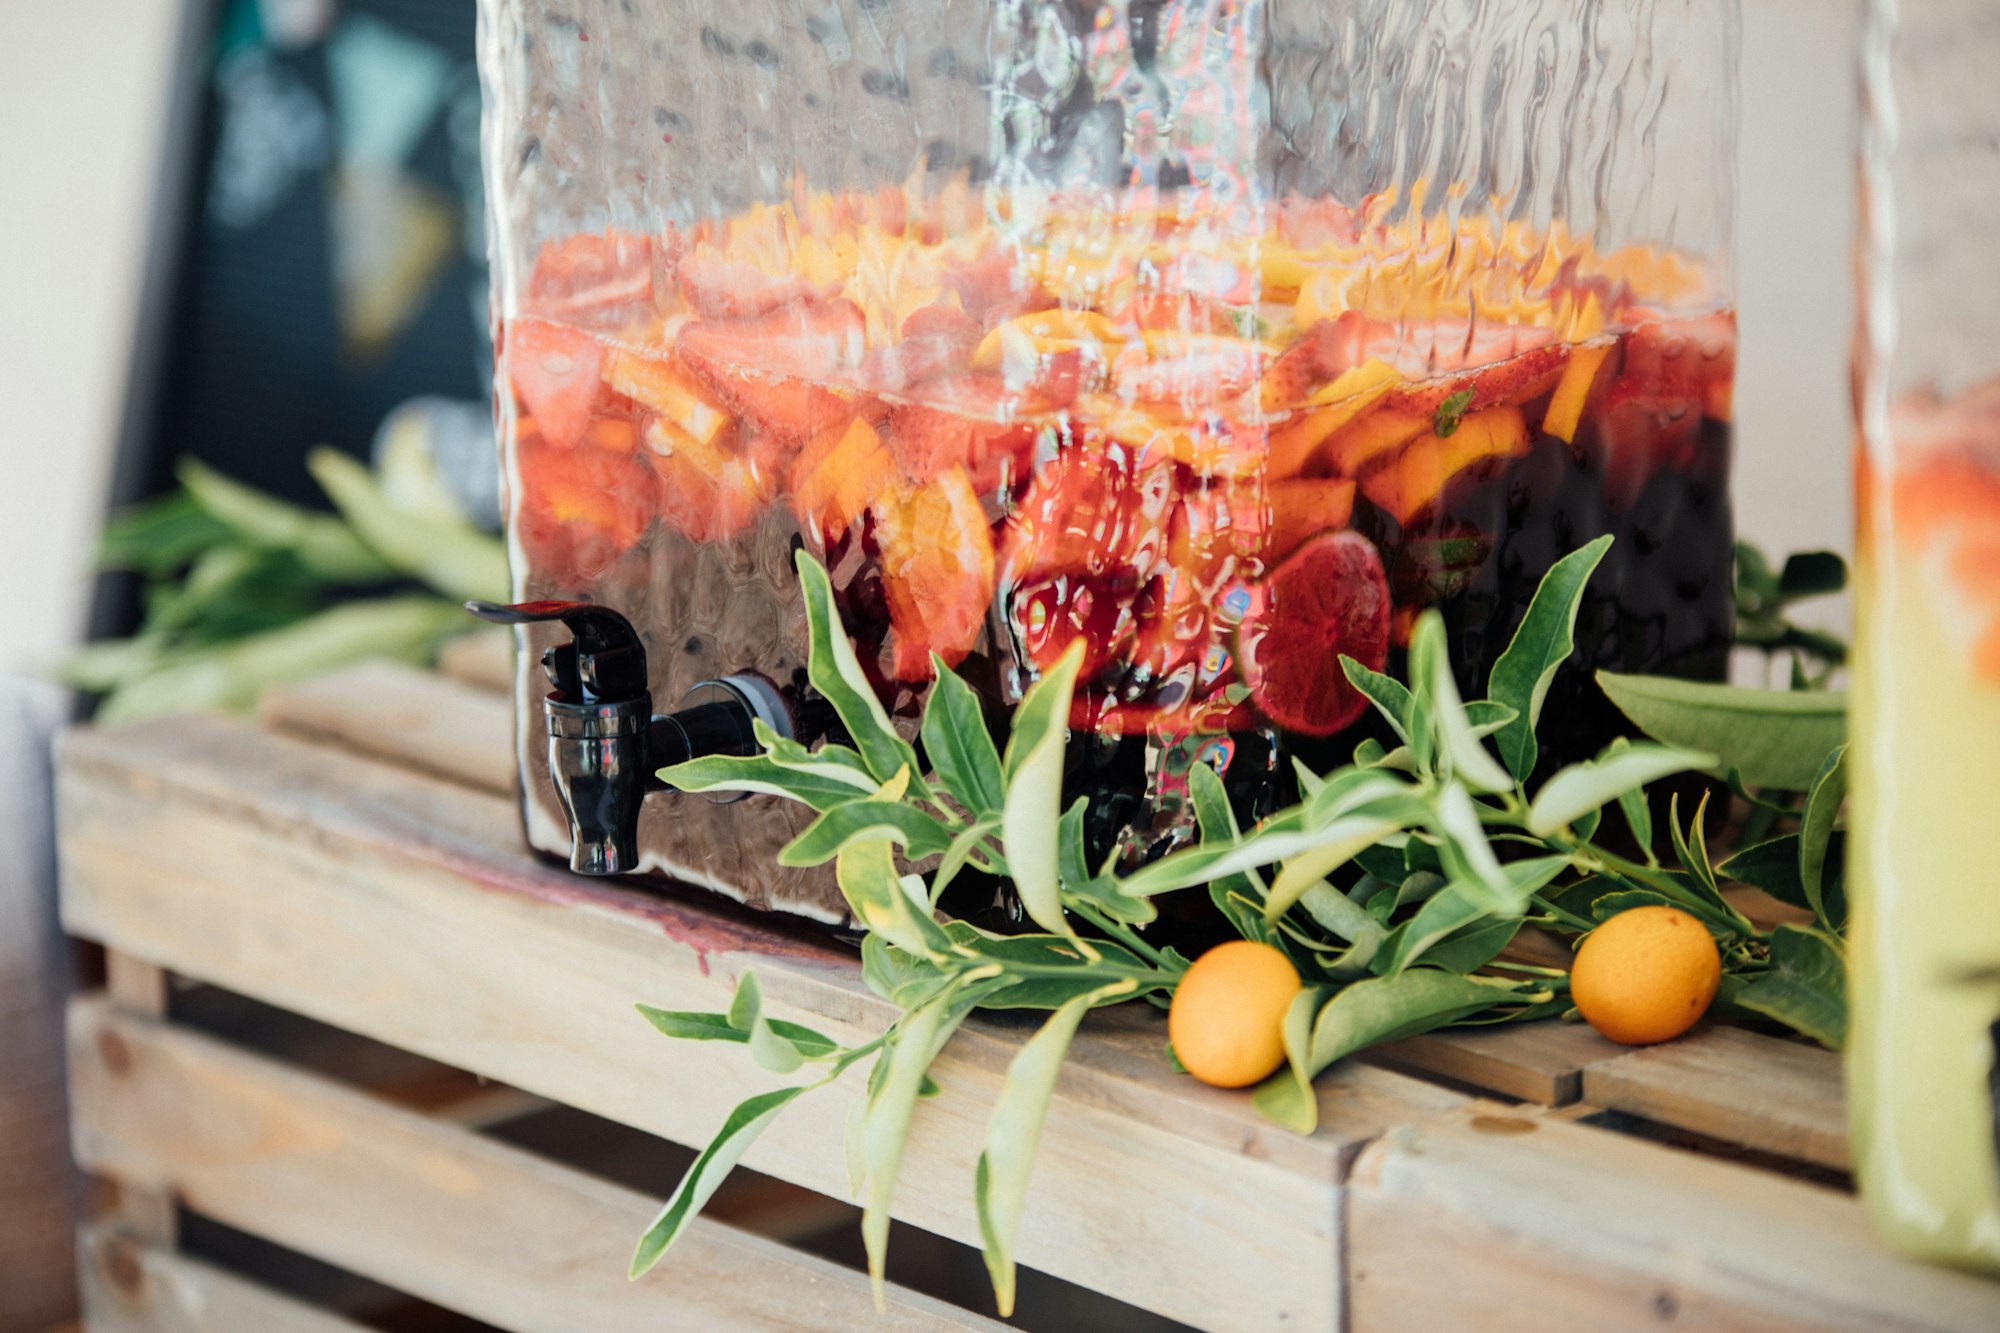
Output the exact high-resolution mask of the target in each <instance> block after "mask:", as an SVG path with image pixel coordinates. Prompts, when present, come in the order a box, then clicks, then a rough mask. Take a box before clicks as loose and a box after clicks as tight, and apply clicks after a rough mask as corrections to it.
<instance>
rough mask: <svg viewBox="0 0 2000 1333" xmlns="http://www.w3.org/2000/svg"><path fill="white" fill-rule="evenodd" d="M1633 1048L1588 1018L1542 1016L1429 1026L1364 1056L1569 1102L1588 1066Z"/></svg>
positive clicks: (1534, 1098) (1491, 1088)
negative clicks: (1451, 1027)
mask: <svg viewBox="0 0 2000 1333" xmlns="http://www.w3.org/2000/svg"><path fill="white" fill-rule="evenodd" d="M1629 1050H1630V1048H1629V1047H1625V1046H1620V1045H1618V1044H1617V1043H1616V1042H1610V1041H1606V1040H1605V1039H1604V1038H1602V1037H1600V1036H1598V1035H1597V1033H1596V1032H1594V1031H1592V1030H1591V1028H1590V1027H1589V1025H1587V1024H1584V1023H1563V1022H1538V1023H1523V1024H1520V1025H1519V1026H1513V1025H1509V1026H1506V1027H1493V1028H1461V1029H1458V1030H1456V1031H1444V1032H1427V1033H1424V1034H1423V1035H1422V1036H1417V1037H1406V1038H1404V1039H1403V1040H1401V1041H1392V1042H1388V1043H1386V1044H1385V1045H1382V1046H1378V1047H1375V1048H1374V1049H1373V1050H1370V1051H1368V1052H1366V1053H1365V1054H1364V1055H1363V1057H1362V1058H1364V1059H1366V1060H1368V1061H1370V1062H1371V1063H1374V1064H1380V1065H1384V1066H1386V1067H1388V1068H1390V1069H1401V1070H1407V1071H1409V1072H1412V1073H1421V1074H1426V1075H1429V1076H1431V1077H1433V1078H1445V1079H1450V1080H1451V1081H1452V1082H1454V1083H1460V1084H1466V1085H1470V1086H1472V1087H1475V1088H1481V1089H1484V1090H1486V1091H1488V1092H1495V1093H1499V1094H1500V1095H1501V1096H1504V1097H1518V1098H1520V1099H1521V1100H1522V1101H1526V1102H1536V1103H1539V1104H1540V1105H1543V1106H1565V1105H1568V1104H1569V1103H1570V1102H1573V1101H1575V1100H1576V1099H1577V1098H1578V1097H1580V1096H1582V1095H1583V1088H1584V1071H1585V1070H1586V1069H1589V1068H1591V1067H1593V1066H1595V1065H1597V1064H1598V1063H1600V1062H1602V1061H1606V1060H1615V1059H1618V1058H1619V1057H1620V1056H1623V1055H1625V1054H1627V1053H1628V1051H1629Z"/></svg>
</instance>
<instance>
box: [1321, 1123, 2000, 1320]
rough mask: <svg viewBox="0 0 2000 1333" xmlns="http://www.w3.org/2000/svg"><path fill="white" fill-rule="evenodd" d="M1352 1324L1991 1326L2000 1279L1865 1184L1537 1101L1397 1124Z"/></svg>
mask: <svg viewBox="0 0 2000 1333" xmlns="http://www.w3.org/2000/svg"><path fill="white" fill-rule="evenodd" d="M1347 1246H1348V1262H1349V1266H1350V1269H1349V1280H1350V1282H1351V1285H1352V1295H1351V1298H1350V1316H1351V1323H1350V1328H1351V1329H1352V1330H1353V1331H1354V1333H1373V1330H1378V1329H1404V1328H1436V1329H1451V1328H1478V1329H1481V1330H1496V1331H1504V1330H1514V1329H1520V1330H1545V1329H1551V1328H1578V1329H1586V1328H1587V1329H1631V1328H1650V1327H1656V1326H1663V1325H1668V1324H1671V1325H1672V1326H1673V1327H1674V1328H1676V1329H1679V1328H1694V1329H1729V1330H1739V1329H1741V1330H1767V1329H1794V1330H1804V1329H1814V1330H1822V1329H1851V1330H1856V1331H1857V1333H1860V1331H1861V1330H1867V1331H1868V1333H1876V1331H1878V1330H1892V1329H1926V1330H1957V1329H1963V1330H1974V1329H1978V1330H1991V1329H1995V1328H2000V1284H1996V1283H1991V1282H1986V1281H1983V1280H1981V1279H1978V1278H1975V1277H1971V1276H1967V1275H1965V1274H1961V1273H1956V1272H1951V1271H1948V1270H1945V1269H1941V1268H1933V1267H1928V1266H1925V1265H1922V1264H1917V1263H1912V1262H1909V1261H1906V1260H1903V1259H1899V1258H1896V1257H1894V1256H1893V1255H1891V1254H1889V1253H1888V1251H1887V1250H1885V1249H1884V1248H1883V1246H1882V1245H1881V1243H1880V1242H1879V1241H1877V1240H1876V1238H1875V1236H1874V1235H1873V1233H1872V1232H1871V1231H1870V1230H1869V1228H1868V1225H1867V1222H1866V1220H1865V1219H1864V1218H1863V1216H1862V1213H1861V1209H1860V1207H1859V1205H1858V1204H1856V1202H1855V1201H1854V1200H1853V1199H1852V1198H1851V1197H1849V1196H1847V1195H1844V1194H1839V1193H1835V1192H1833V1191H1831V1190H1826V1189H1822V1188H1819V1187H1816V1186H1812V1185H1806V1184H1802V1183H1800V1182H1797V1181H1793V1180H1788V1179H1785V1178H1783V1177H1780V1176H1777V1175H1773V1174H1770V1173H1767V1172H1762V1171H1754V1170H1749V1169H1746V1168H1743V1167H1741V1166H1737V1165H1734V1164H1731V1163H1727V1162H1721V1161H1716V1160H1713V1159H1709V1158H1703V1157H1699V1156H1696V1155H1694V1154H1692V1153H1684V1152H1677V1151H1673V1150H1670V1149H1665V1148H1662V1147H1660V1146H1659V1145H1656V1144H1651V1143H1647V1142H1644V1141H1642V1140H1637V1139H1631V1138H1626V1137H1624V1136H1622V1135H1619V1134H1614V1133H1610V1132H1607V1131H1605V1130H1601V1129H1597V1128H1594V1127H1591V1126H1587V1125H1574V1124H1565V1123H1561V1122H1560V1121H1559V1120H1556V1119H1551V1118H1548V1117H1544V1116H1542V1115H1540V1114H1539V1113H1537V1112H1533V1111H1529V1110H1526V1109H1510V1108H1507V1107H1502V1106H1498V1105H1492V1104H1486V1105H1482V1104H1478V1103H1473V1104H1469V1105H1467V1106H1463V1107H1459V1108H1455V1109H1453V1110H1451V1111H1448V1112H1445V1113H1444V1114H1442V1115H1440V1116H1438V1117H1437V1118H1436V1119H1434V1120H1431V1121H1429V1122H1427V1123H1425V1124H1422V1125H1415V1126H1402V1127H1398V1128H1396V1129H1392V1130H1390V1131H1389V1132H1388V1133H1387V1134H1386V1135H1384V1136H1383V1138H1382V1139H1381V1140H1380V1141H1379V1142H1377V1143H1376V1144H1374V1145H1373V1146H1371V1147H1370V1148H1369V1149H1368V1150H1367V1151H1366V1152H1364V1153H1363V1154H1362V1156H1361V1159H1360V1161H1359V1162H1357V1163H1356V1166H1355V1171H1354V1174H1353V1176H1352V1177H1351V1180H1350V1185H1349V1190H1348V1225H1347Z"/></svg>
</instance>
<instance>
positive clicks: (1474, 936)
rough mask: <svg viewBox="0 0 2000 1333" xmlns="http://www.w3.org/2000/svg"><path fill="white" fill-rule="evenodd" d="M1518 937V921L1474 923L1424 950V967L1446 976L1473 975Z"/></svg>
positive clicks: (1519, 925)
mask: <svg viewBox="0 0 2000 1333" xmlns="http://www.w3.org/2000/svg"><path fill="white" fill-rule="evenodd" d="M1520 933H1521V921H1520V918H1518V917H1516V918H1514V919H1513V920H1498V921H1475V922H1473V923H1472V924H1470V925H1468V926H1466V927H1464V928H1463V929H1462V930H1455V931H1453V932H1452V933H1451V934H1449V935H1447V936H1445V937H1444V938H1443V939H1441V940H1439V941H1438V942H1437V943H1435V944H1433V945H1431V946H1430V947H1429V948H1428V949H1425V950H1424V965H1425V966H1426V967H1441V968H1443V969H1444V970H1445V971H1447V972H1460V973H1466V972H1476V971H1478V970H1479V969H1480V968H1482V967H1485V966H1486V965H1487V964H1488V963H1490V962H1492V961H1493V960H1494V959H1495V958H1498V957H1499V956H1500V951H1501V950H1502V949H1505V948H1506V947H1507V946H1508V945H1509V944H1512V943H1513V942H1514V937H1515V936H1516V935H1518V934H1520Z"/></svg>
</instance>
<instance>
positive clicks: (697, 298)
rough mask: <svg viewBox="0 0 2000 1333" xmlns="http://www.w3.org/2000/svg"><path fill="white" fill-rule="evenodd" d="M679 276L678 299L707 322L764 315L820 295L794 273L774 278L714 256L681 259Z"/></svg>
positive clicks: (731, 260) (813, 287)
mask: <svg viewBox="0 0 2000 1333" xmlns="http://www.w3.org/2000/svg"><path fill="white" fill-rule="evenodd" d="M678 276H679V278H680V289H681V299H682V300H684V301H686V302H687V303H688V305H689V307H690V308H692V309H693V310H694V311H695V312H696V313H697V314H700V315H702V316H705V317H706V318H709V319H741V318H743V317H745V316H749V315H765V314H769V313H770V312H771V311H773V310H776V309H777V308H778V307H780V306H786V305H791V304H793V303H795V302H800V303H803V302H805V301H809V300H811V299H813V298H814V297H815V296H818V295H819V289H818V288H817V287H815V286H814V285H813V284H812V283H810V282H808V281H806V280H805V279H804V278H802V277H800V276H798V275H797V274H792V275H790V276H787V277H782V278H781V277H774V276H772V275H771V274H769V273H766V272H765V271H764V270H763V269H760V268H757V267H756V266H754V265H751V264H744V263H739V262H738V261H736V260H733V259H720V258H717V257H716V256H714V255H701V254H689V255H685V256H683V257H682V259H681V262H680V267H679V269H678Z"/></svg>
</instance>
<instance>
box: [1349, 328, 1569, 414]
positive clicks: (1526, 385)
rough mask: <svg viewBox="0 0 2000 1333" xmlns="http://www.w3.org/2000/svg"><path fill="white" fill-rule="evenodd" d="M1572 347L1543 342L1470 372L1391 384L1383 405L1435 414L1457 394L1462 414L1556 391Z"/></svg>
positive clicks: (1418, 412)
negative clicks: (1391, 387) (1409, 382)
mask: <svg viewBox="0 0 2000 1333" xmlns="http://www.w3.org/2000/svg"><path fill="white" fill-rule="evenodd" d="M1572 350H1573V349H1572V348H1571V346H1570V345H1569V344H1568V343H1545V344H1543V345H1542V346H1540V347H1533V348H1530V349H1528V350H1527V351H1524V352H1521V353H1520V354H1518V355H1516V356H1511V357H1509V358H1507V359H1506V360H1505V361H1502V362H1499V363H1498V364H1496V365H1490V366H1482V367H1481V368H1479V369H1478V370H1475V371H1472V372H1470V373H1469V374H1463V375H1453V376H1450V377H1448V378H1445V379H1434V380H1427V381H1425V382H1423V383H1421V384H1411V385H1406V386H1404V387H1402V388H1398V389H1394V390H1391V391H1390V392H1389V394H1388V395H1387V396H1386V397H1385V398H1384V399H1383V400H1382V406H1383V407H1385V408H1388V409H1390V410H1392V411H1396V412H1407V413H1410V414H1412V415H1415V416H1425V417H1434V416H1436V415H1437V412H1438V409H1439V408H1441V407H1443V406H1444V405H1445V403H1446V402H1447V401H1451V400H1456V401H1455V402H1453V406H1454V408H1455V409H1456V414H1457V415H1458V416H1461V417H1463V416H1467V415H1469V414H1471V413H1474V412H1483V411H1485V410H1486V409H1487V408H1489V407H1500V406H1504V405H1509V404H1520V403H1525V402H1527V401H1528V400H1530V399H1532V398H1539V397H1540V396H1541V395H1543V394H1545V393H1548V392H1550V391H1552V390H1553V389H1554V388H1555V387H1556V385H1557V384H1559V383H1560V382H1561V381H1562V376H1563V369H1564V367H1566V366H1567V365H1568V364H1569V358H1570V353H1571V351H1572ZM1468 395H1470V396H1469V397H1468Z"/></svg>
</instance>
